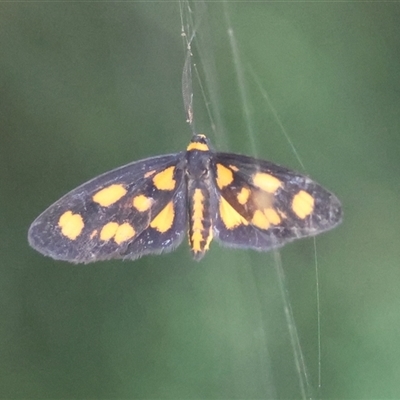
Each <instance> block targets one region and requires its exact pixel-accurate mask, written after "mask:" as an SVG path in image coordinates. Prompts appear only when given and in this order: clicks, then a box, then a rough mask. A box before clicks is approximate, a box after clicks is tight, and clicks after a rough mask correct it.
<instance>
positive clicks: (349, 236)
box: [0, 2, 400, 399]
mask: <svg viewBox="0 0 400 400" xmlns="http://www.w3.org/2000/svg"><path fill="white" fill-rule="evenodd" d="M0 7H1V12H0V54H1V56H0V87H1V89H0V182H1V183H0V217H1V227H0V248H1V252H0V320H1V327H0V397H1V398H8V399H18V398H30V399H33V398H37V399H39V398H40V399H44V398H53V399H54V398H64V399H67V398H74V399H82V398H108V399H110V398H132V399H133V398H170V399H177V398H182V399H183V398H203V399H206V398H210V399H211V398H241V399H245V398H299V397H300V396H301V395H302V391H301V385H300V384H299V380H300V378H299V374H298V373H297V371H296V367H295V361H296V360H297V361H299V359H298V358H296V356H295V354H294V351H293V348H292V347H291V345H290V339H289V335H288V330H289V328H290V326H288V324H287V321H286V320H285V318H284V310H283V309H284V302H283V300H282V296H281V294H280V289H279V284H280V281H279V279H278V278H277V269H276V267H277V265H278V261H277V258H276V257H275V256H276V255H274V254H273V253H272V254H259V253H254V252H252V251H243V250H232V249H227V248H221V247H219V246H218V245H217V244H215V243H213V245H212V246H211V250H210V252H209V253H208V254H207V256H206V257H205V258H204V259H203V260H202V261H201V262H200V263H196V262H194V261H192V259H191V256H190V253H189V251H188V246H187V244H186V243H184V244H183V245H182V246H181V247H180V248H179V249H178V250H177V251H176V252H174V253H171V254H167V255H163V256H157V257H155V256H154V257H145V258H143V259H141V260H138V261H135V262H121V261H110V262H102V263H97V264H91V265H87V266H74V265H70V264H67V263H64V262H56V261H53V260H51V259H49V258H45V257H43V256H41V255H40V254H38V253H36V252H35V251H34V250H32V249H31V248H30V247H29V246H28V243H27V238H26V236H27V230H28V227H29V225H30V223H31V222H32V221H33V219H34V218H35V217H36V216H37V215H38V214H39V213H40V212H42V211H43V210H44V209H45V208H46V207H47V206H49V205H50V204H51V203H52V202H54V201H56V200H57V199H58V198H60V197H61V196H62V195H63V194H65V193H66V192H67V191H69V190H71V189H73V188H74V187H76V186H78V185H79V184H81V183H83V182H85V181H86V180H88V179H90V178H92V177H94V176H96V175H98V174H100V173H103V172H105V171H107V170H110V169H112V168H115V167H117V166H120V165H123V164H126V163H128V162H130V161H133V160H136V159H140V158H145V157H148V156H152V155H158V154H162V153H169V152H176V151H181V150H183V149H184V148H185V147H186V145H187V143H188V141H189V140H190V137H191V130H190V128H189V126H188V125H187V124H186V122H185V115H184V111H183V103H182V94H181V76H182V68H183V63H184V58H185V52H184V47H183V44H182V38H181V35H180V34H181V25H182V24H181V18H180V15H181V14H180V9H179V5H178V3H169V2H168V3H153V2H148V3H129V2H128V3H124V2H122V3H121V2H120V3H118V2H116V3H114V2H111V3H110V2H108V3H107V2H106V3H104V2H99V3H96V2H94V3H76V2H73V3H68V2H67V3H49V2H44V3H36V2H34V3H3V4H2V5H1V6H0ZM182 7H183V10H184V17H185V18H187V17H188V15H189V16H190V15H191V14H187V13H186V12H187V10H188V9H187V6H186V4H185V3H183V4H182ZM193 13H194V14H193V17H194V18H195V20H196V21H200V23H199V24H197V22H195V23H194V25H192V27H193V26H194V27H195V28H197V29H198V30H199V36H198V38H199V42H198V44H197V47H196V43H194V45H193V53H194V60H193V61H194V62H195V63H196V64H197V65H198V68H199V71H200V81H201V82H202V83H203V84H204V85H205V92H206V100H204V98H203V97H202V94H201V89H200V86H199V85H198V83H196V82H197V78H196V77H195V84H194V94H195V113H196V114H195V115H196V118H197V129H198V131H202V132H205V133H207V134H208V135H209V137H210V138H211V140H212V141H213V143H214V145H215V147H217V148H218V149H221V150H224V151H228V150H229V151H233V152H245V153H248V154H253V155H257V156H259V157H262V158H265V159H269V160H271V161H274V162H277V163H279V164H283V165H286V166H289V167H292V168H294V169H301V165H300V164H299V162H298V160H297V159H296V156H295V154H294V151H293V150H292V147H291V146H290V144H289V143H288V141H287V140H286V138H285V136H284V134H283V132H282V128H281V127H280V125H279V123H278V119H277V117H276V116H275V115H274V111H273V109H274V110H275V111H276V113H277V115H278V116H279V120H280V121H281V123H282V125H283V127H284V129H285V130H286V131H287V133H288V135H289V137H290V139H291V141H292V142H293V144H294V146H295V148H296V150H297V152H298V153H299V155H300V158H301V160H302V161H303V163H304V165H305V169H306V171H307V173H308V174H309V175H311V176H312V177H313V178H314V179H316V180H317V181H318V182H320V183H322V184H323V185H324V186H326V187H327V188H329V189H330V190H332V191H333V192H335V193H336V194H337V195H338V197H339V198H340V199H341V200H342V202H343V208H344V223H343V224H342V225H341V226H340V227H338V228H337V229H336V230H334V231H332V232H329V233H326V234H324V235H322V236H320V237H318V238H317V240H316V246H317V247H316V249H317V252H316V253H317V260H318V271H319V294H320V305H321V315H320V323H321V326H320V337H321V376H322V388H321V389H320V390H318V389H317V388H316V387H317V384H318V328H317V316H318V315H317V311H316V299H317V297H316V296H317V295H316V275H315V264H316V258H315V256H314V245H313V240H312V239H306V240H302V241H299V242H296V243H293V244H291V245H288V246H287V247H285V248H284V249H283V250H281V252H280V257H281V260H282V267H283V270H284V271H285V276H286V280H285V282H284V284H283V285H284V288H285V290H286V291H287V296H288V297H287V298H288V299H289V301H290V305H291V307H292V308H293V315H294V321H295V327H296V329H297V331H298V335H299V336H298V337H299V340H300V345H301V349H302V352H303V354H304V361H305V364H306V366H307V370H308V379H309V387H310V388H311V387H312V388H313V389H312V390H311V389H310V388H306V391H305V392H306V393H311V394H312V395H314V396H316V397H321V398H345V397H346V398H367V397H369V398H389V397H391V398H398V397H400V380H399V379H398V377H399V374H400V361H399V360H400V345H399V339H398V336H399V334H398V333H399V332H400V317H399V314H400V312H399V309H400V290H399V287H400V184H399V182H400V181H399V176H400V67H399V65H400V52H399V41H400V30H399V26H400V7H399V5H398V4H391V3H342V2H340V3H291V2H289V3H269V2H268V3H243V4H240V3H230V2H226V3H206V4H203V6H202V7H200V8H197V6H196V7H195V6H193ZM196 13H197V14H196ZM185 26H186V25H185ZM229 32H231V35H230V36H229ZM238 77H239V78H238ZM241 78H243V79H241ZM265 93H267V94H268V96H269V99H270V101H271V103H272V106H273V108H272V107H271V105H269V104H268V101H267V100H266V98H265ZM206 101H207V104H209V106H210V110H211V115H212V122H214V123H215V127H213V124H212V122H211V120H210V118H209V117H208V115H207V113H206V110H205V104H206ZM303 383H304V380H303ZM306 386H307V384H306ZM303 393H304V392H303Z"/></svg>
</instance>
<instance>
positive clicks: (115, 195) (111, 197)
mask: <svg viewBox="0 0 400 400" xmlns="http://www.w3.org/2000/svg"><path fill="white" fill-rule="evenodd" d="M126 192H127V190H126V189H125V188H124V186H123V185H121V184H114V185H110V186H108V187H105V188H104V189H101V190H100V191H98V192H97V193H96V194H95V195H94V196H93V201H94V202H95V203H98V204H100V205H101V206H102V207H109V206H111V205H112V204H114V203H115V202H117V201H118V200H119V199H120V198H121V197H123V196H125V194H126Z"/></svg>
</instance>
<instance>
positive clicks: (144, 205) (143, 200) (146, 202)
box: [132, 194, 153, 212]
mask: <svg viewBox="0 0 400 400" xmlns="http://www.w3.org/2000/svg"><path fill="white" fill-rule="evenodd" d="M132 204H133V207H135V208H136V210H138V211H140V212H144V211H147V210H148V209H149V208H150V207H151V205H152V204H153V199H152V198H151V197H147V196H145V195H143V194H140V195H139V196H136V197H134V198H133V202H132Z"/></svg>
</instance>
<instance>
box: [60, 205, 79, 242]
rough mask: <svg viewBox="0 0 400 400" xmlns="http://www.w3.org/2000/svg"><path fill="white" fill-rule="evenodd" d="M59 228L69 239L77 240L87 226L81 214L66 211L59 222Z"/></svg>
mask: <svg viewBox="0 0 400 400" xmlns="http://www.w3.org/2000/svg"><path fill="white" fill-rule="evenodd" d="M58 226H59V227H60V228H61V233H62V234H63V235H64V236H66V237H67V238H68V239H71V240H75V239H76V238H77V237H78V236H79V235H80V234H81V232H82V229H83V227H84V226H85V224H84V222H83V218H82V217H81V216H80V214H73V213H72V211H66V212H65V213H64V214H63V215H61V217H60V219H59V220H58Z"/></svg>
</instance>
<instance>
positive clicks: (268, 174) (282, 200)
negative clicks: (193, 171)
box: [214, 153, 342, 251]
mask: <svg viewBox="0 0 400 400" xmlns="http://www.w3.org/2000/svg"><path fill="white" fill-rule="evenodd" d="M214 160H215V169H216V179H215V183H216V187H217V196H218V198H219V210H218V212H217V213H216V220H215V222H214V232H215V237H216V238H217V239H218V240H219V241H220V242H221V243H222V244H225V245H228V246H232V247H243V248H252V249H256V250H259V251H268V250H270V249H272V248H277V247H281V246H283V245H284V244H285V243H287V242H290V241H292V240H294V239H298V238H301V237H306V236H313V235H316V234H318V233H320V232H323V231H326V230H329V229H331V228H333V227H335V226H336V225H337V224H338V223H339V222H340V221H341V218H342V211H341V205H340V202H339V200H338V199H337V198H336V196H335V195H333V194H332V193H330V192H328V191H327V190H326V189H324V188H323V187H322V186H320V185H319V184H317V183H315V182H314V181H312V180H311V179H310V178H308V177H307V176H304V175H301V174H299V173H296V172H294V171H291V170H289V169H286V168H283V167H280V166H278V165H276V164H273V163H270V162H267V161H262V160H257V159H255V158H252V157H247V156H243V155H238V154H230V153H216V154H215V156H214Z"/></svg>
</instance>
